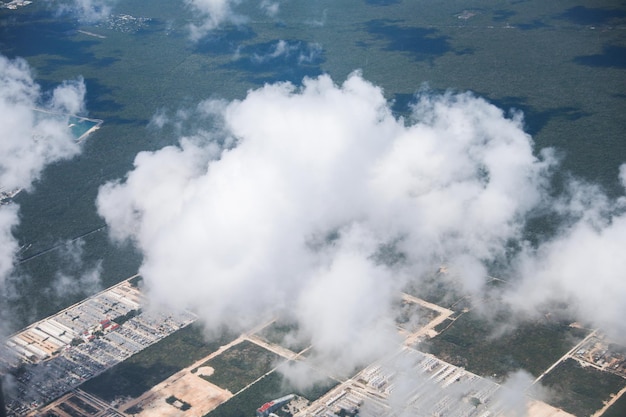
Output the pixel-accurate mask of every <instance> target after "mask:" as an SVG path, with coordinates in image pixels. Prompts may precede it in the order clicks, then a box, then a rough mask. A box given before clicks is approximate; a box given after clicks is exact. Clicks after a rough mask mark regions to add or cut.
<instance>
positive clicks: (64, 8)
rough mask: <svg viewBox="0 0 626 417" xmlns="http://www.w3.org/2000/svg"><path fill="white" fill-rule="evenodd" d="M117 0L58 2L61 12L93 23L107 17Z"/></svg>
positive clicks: (64, 0)
mask: <svg viewBox="0 0 626 417" xmlns="http://www.w3.org/2000/svg"><path fill="white" fill-rule="evenodd" d="M116 3H117V0H62V1H60V2H59V3H58V5H59V6H58V7H59V9H58V10H59V11H60V12H61V13H69V14H72V15H74V16H76V17H77V18H78V19H79V20H81V21H84V22H88V23H93V22H99V21H101V20H104V19H106V18H107V17H109V16H110V15H111V10H112V9H113V7H114V6H115V4H116Z"/></svg>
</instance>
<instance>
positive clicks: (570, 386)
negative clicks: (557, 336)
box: [541, 358, 626, 416]
mask: <svg viewBox="0 0 626 417" xmlns="http://www.w3.org/2000/svg"><path fill="white" fill-rule="evenodd" d="M541 383H542V384H543V385H545V386H547V387H549V388H550V389H551V390H552V392H553V393H554V394H553V395H552V396H551V398H550V399H549V400H548V403H550V404H551V405H553V406H555V407H559V408H562V409H563V410H565V411H567V412H569V413H572V414H574V415H577V416H590V415H592V414H593V413H594V412H595V411H596V410H599V409H600V408H602V406H603V403H604V401H608V400H609V399H610V397H611V394H615V393H617V392H618V391H619V390H620V389H622V388H623V387H624V386H626V380H625V379H624V378H622V377H620V376H618V375H614V374H611V373H609V372H603V371H600V370H598V369H595V368H593V367H591V366H586V367H582V366H581V365H580V363H579V362H578V361H576V360H575V359H571V358H569V359H567V360H566V361H564V362H562V363H560V364H559V366H557V367H556V368H554V369H553V370H552V371H551V372H550V373H548V374H547V375H546V376H545V377H543V379H542V380H541Z"/></svg>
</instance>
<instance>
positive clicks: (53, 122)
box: [0, 56, 85, 282]
mask: <svg viewBox="0 0 626 417" xmlns="http://www.w3.org/2000/svg"><path fill="white" fill-rule="evenodd" d="M84 95H85V83H84V81H83V79H82V78H78V79H76V80H73V81H65V82H63V83H62V84H61V85H59V86H58V87H56V88H55V89H54V90H53V91H51V92H49V93H46V92H43V91H42V90H41V88H40V86H39V85H38V84H37V83H36V82H35V81H34V79H33V75H32V72H31V70H30V67H29V66H28V64H27V63H26V61H25V60H23V59H19V58H18V59H14V60H10V59H8V58H6V57H4V56H0V137H1V138H2V140H1V141H0V187H2V188H3V189H4V190H5V191H8V190H13V189H17V188H23V189H26V190H29V189H31V188H32V186H33V184H34V183H35V182H36V180H37V179H39V178H40V176H41V173H42V171H43V169H44V168H45V166H46V165H48V164H50V163H52V162H55V161H59V160H62V159H67V158H71V157H72V156H74V155H76V154H77V153H78V152H79V151H80V147H79V145H78V144H77V143H76V141H75V140H74V138H73V137H72V134H71V131H70V129H69V127H68V117H67V114H74V113H77V112H81V111H84V108H85V106H84ZM36 108H38V109H40V110H35V109H36ZM47 112H53V113H54V114H51V113H47ZM64 114H65V115H64ZM18 223H19V217H18V207H17V206H16V205H15V204H7V205H2V206H0V281H1V282H4V280H5V279H6V277H7V276H8V275H9V274H10V273H11V271H12V268H13V256H14V254H15V252H16V250H17V243H16V241H15V239H14V237H13V234H12V229H13V228H14V227H15V226H17V224H18Z"/></svg>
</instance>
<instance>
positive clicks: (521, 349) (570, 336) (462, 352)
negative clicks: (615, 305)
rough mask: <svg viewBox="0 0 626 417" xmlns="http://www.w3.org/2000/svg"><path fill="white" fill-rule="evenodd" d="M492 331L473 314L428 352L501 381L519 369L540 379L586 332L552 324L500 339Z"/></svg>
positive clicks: (534, 325) (527, 326)
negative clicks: (494, 376)
mask: <svg viewBox="0 0 626 417" xmlns="http://www.w3.org/2000/svg"><path fill="white" fill-rule="evenodd" d="M493 331H494V329H493V325H492V324H491V323H489V322H487V321H485V320H484V319H481V318H480V317H478V316H477V315H476V314H473V313H471V312H470V313H467V314H464V315H462V316H460V317H459V318H458V319H457V320H456V321H455V322H454V323H453V324H452V325H451V326H450V327H449V328H448V329H447V330H446V331H445V332H443V333H442V334H440V335H439V336H437V337H436V338H434V339H432V340H431V341H430V342H429V343H428V345H427V350H428V351H430V352H431V353H433V354H434V355H436V356H438V357H439V358H441V359H443V360H445V361H448V362H451V363H453V364H454V365H457V366H463V367H465V368H466V369H468V370H469V371H471V372H474V373H476V374H478V375H482V376H493V375H494V374H495V375H496V377H497V378H502V377H504V376H505V375H506V374H508V373H510V372H512V371H515V370H517V369H520V368H523V369H525V370H527V371H529V372H530V373H531V374H533V375H534V376H539V375H540V374H541V373H542V372H544V371H545V370H546V369H547V368H548V367H550V365H552V364H553V363H554V362H556V361H557V360H558V359H559V358H560V357H561V356H563V354H565V353H566V352H567V351H568V350H569V349H571V348H572V346H574V345H575V344H576V343H577V342H578V341H580V340H581V339H582V338H583V337H584V336H585V335H586V332H587V331H586V330H581V329H576V328H572V327H569V326H568V325H567V324H565V323H562V322H557V321H551V320H542V321H537V322H533V323H524V324H520V325H519V326H518V327H517V328H516V329H514V330H513V331H512V332H511V333H506V334H504V335H502V336H499V337H496V336H494V335H493Z"/></svg>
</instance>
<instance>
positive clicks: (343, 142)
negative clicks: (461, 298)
mask: <svg viewBox="0 0 626 417" xmlns="http://www.w3.org/2000/svg"><path fill="white" fill-rule="evenodd" d="M200 107H201V106H200ZM200 107H199V109H200ZM209 107H210V106H209ZM199 109H198V110H196V112H197V111H199ZM212 111H213V112H216V111H218V112H221V114H222V116H223V122H222V124H223V131H221V132H214V133H212V134H206V132H205V134H203V135H202V136H198V137H196V138H186V139H184V140H182V141H181V145H180V146H178V147H167V148H164V149H162V150H160V151H157V152H152V153H146V152H144V153H141V154H139V155H138V156H137V158H136V160H135V168H134V169H133V170H132V171H131V172H129V173H128V175H127V177H126V178H125V180H124V181H122V182H117V183H109V184H107V185H105V186H104V187H102V189H101V190H100V193H99V197H98V209H99V212H100V214H101V215H102V216H103V217H104V218H105V219H106V221H107V224H108V225H109V226H110V231H111V234H112V236H113V237H114V238H116V239H131V240H133V241H134V242H135V244H136V245H137V246H138V247H139V248H140V249H141V251H142V252H143V254H144V263H143V265H142V267H141V270H140V272H141V274H142V275H143V276H144V277H145V279H146V283H147V286H148V290H149V292H150V294H151V296H152V297H153V298H154V299H156V300H158V301H160V302H166V303H170V304H173V305H177V306H189V307H192V308H194V309H196V310H197V311H198V312H199V313H200V315H201V316H202V318H203V319H204V320H205V322H207V323H208V324H209V325H217V324H221V323H228V324H231V325H233V326H235V327H237V326H239V327H245V326H248V325H250V324H251V323H253V322H255V321H257V320H258V319H259V318H260V317H263V316H269V315H271V314H272V313H274V312H276V311H291V312H292V315H293V316H294V317H295V318H296V319H297V320H298V321H299V324H300V326H301V330H302V331H303V332H306V333H308V336H310V337H311V338H312V339H313V340H314V344H315V345H316V347H317V348H318V351H317V355H318V357H319V358H320V360H324V359H326V360H327V361H330V360H332V359H333V358H334V359H336V360H345V361H346V362H345V364H346V365H350V358H351V359H352V362H353V363H354V362H358V361H362V360H366V359H367V358H371V357H372V356H375V354H379V353H380V351H381V350H382V349H383V347H384V346H379V345H377V344H376V343H374V342H375V341H381V340H385V339H386V338H384V337H382V338H381V337H376V336H375V335H376V334H379V335H380V334H382V333H381V332H384V329H386V328H391V326H390V323H391V320H392V319H391V316H392V313H391V309H392V308H391V300H392V298H393V297H392V294H393V293H394V292H395V291H396V290H397V289H399V288H400V287H401V286H402V285H403V284H404V283H405V279H406V277H407V276H413V277H414V276H415V274H416V273H415V271H417V270H430V271H434V270H436V268H437V267H438V266H439V262H441V259H444V260H446V261H447V262H450V264H451V265H454V266H456V267H457V268H458V269H459V274H458V275H459V277H460V278H461V279H463V280H464V285H465V288H466V289H467V290H468V291H470V292H480V291H481V290H482V288H483V285H484V279H485V277H484V269H483V267H482V265H483V264H484V263H485V262H489V261H492V260H494V259H497V258H499V257H503V256H504V255H505V250H504V246H505V244H506V242H508V241H509V240H510V239H519V238H520V237H521V231H522V227H523V224H524V218H525V216H526V214H527V213H528V212H529V211H530V210H532V209H533V208H535V207H536V206H537V205H538V204H539V203H540V202H541V199H542V197H543V188H544V186H545V182H546V177H547V175H548V174H547V173H548V171H549V167H550V165H551V163H552V162H553V161H552V157H551V154H550V153H549V152H545V153H544V154H543V156H542V158H537V157H536V156H534V154H533V149H532V147H533V143H532V140H531V138H530V137H529V136H528V135H527V134H525V133H524V132H523V130H522V126H521V125H522V122H521V120H520V118H513V119H507V118H506V117H504V115H503V113H502V111H501V110H499V109H497V108H496V107H494V106H492V105H490V104H488V103H487V102H485V101H484V100H481V99H479V98H476V97H474V96H472V95H470V94H451V93H450V94H445V95H443V96H429V95H425V96H423V97H422V98H421V99H420V100H419V103H418V105H417V106H416V107H415V111H414V116H413V119H412V120H410V121H408V122H407V123H405V121H404V120H397V119H396V118H394V116H393V115H392V114H391V111H390V109H389V107H388V105H387V102H386V100H385V98H384V96H383V94H382V91H381V89H380V88H378V87H376V86H374V85H372V84H370V83H369V82H367V81H365V80H364V79H363V78H362V77H361V76H360V75H359V74H353V75H351V76H350V77H349V78H348V79H347V80H346V81H345V82H344V83H343V85H341V86H337V85H335V84H333V82H332V80H331V79H330V78H329V77H328V76H322V77H320V78H318V79H305V80H304V83H303V87H302V88H296V87H294V86H293V85H291V84H289V83H279V84H274V85H266V86H265V87H263V88H261V89H258V90H255V91H251V92H249V94H248V95H247V97H246V98H245V99H244V100H242V101H234V102H231V103H229V104H228V105H226V106H224V105H222V106H216V107H213V108H212ZM220 141H223V142H226V143H231V144H232V146H229V147H227V148H226V149H223V150H222V151H221V153H220V152H217V151H216V148H215V143H217V142H220ZM390 242H395V244H396V247H397V248H398V249H399V250H401V251H402V252H404V253H405V255H406V259H407V265H406V268H407V271H406V273H402V274H400V273H398V271H394V273H391V271H390V270H388V268H387V267H384V266H381V265H377V264H376V263H375V262H374V261H373V259H375V257H373V256H372V255H373V254H374V253H375V252H376V250H377V248H378V247H379V245H380V244H384V243H390ZM470 266H471V269H472V270H474V271H475V273H474V274H470V275H471V276H469V277H468V275H465V274H464V272H468V271H469V270H470V269H469V268H470ZM466 277H467V279H466ZM355 340H358V343H354V341H355ZM389 340H393V338H389ZM350 341H352V342H353V343H352V344H351V345H350V346H351V348H350V349H346V350H345V352H347V353H346V355H343V356H342V355H338V354H337V352H339V346H342V347H344V348H345V344H346V343H349V342H350ZM390 344H392V343H390ZM353 363H352V364H353Z"/></svg>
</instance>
